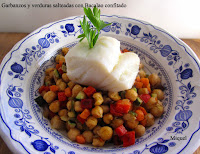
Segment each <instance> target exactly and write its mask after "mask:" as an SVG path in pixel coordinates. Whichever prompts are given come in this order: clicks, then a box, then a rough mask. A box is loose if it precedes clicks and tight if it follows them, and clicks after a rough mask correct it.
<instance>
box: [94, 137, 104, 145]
mask: <svg viewBox="0 0 200 154" xmlns="http://www.w3.org/2000/svg"><path fill="white" fill-rule="evenodd" d="M104 144H105V141H104V140H103V139H101V138H100V137H98V138H93V141H92V145H93V146H95V147H102V146H104Z"/></svg>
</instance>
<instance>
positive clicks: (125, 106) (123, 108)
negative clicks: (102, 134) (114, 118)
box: [115, 99, 131, 113]
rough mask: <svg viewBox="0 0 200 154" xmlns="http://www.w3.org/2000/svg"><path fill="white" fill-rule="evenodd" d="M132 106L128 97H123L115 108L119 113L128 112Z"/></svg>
mask: <svg viewBox="0 0 200 154" xmlns="http://www.w3.org/2000/svg"><path fill="white" fill-rule="evenodd" d="M130 108H131V102H130V101H129V100H128V99H123V100H119V101H117V103H116V108H115V110H116V111H117V112H119V113H128V112H129V110H130Z"/></svg>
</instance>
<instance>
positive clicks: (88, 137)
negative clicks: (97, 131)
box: [83, 131, 93, 143]
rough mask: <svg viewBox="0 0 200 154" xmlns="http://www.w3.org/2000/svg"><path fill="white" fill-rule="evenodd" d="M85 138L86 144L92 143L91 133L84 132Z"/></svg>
mask: <svg viewBox="0 0 200 154" xmlns="http://www.w3.org/2000/svg"><path fill="white" fill-rule="evenodd" d="M83 137H84V138H85V141H86V143H92V140H93V133H92V132H91V131H84V132H83Z"/></svg>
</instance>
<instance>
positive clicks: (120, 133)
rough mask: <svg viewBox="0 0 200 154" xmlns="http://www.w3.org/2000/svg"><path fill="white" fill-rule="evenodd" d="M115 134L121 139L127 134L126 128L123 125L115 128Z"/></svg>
mask: <svg viewBox="0 0 200 154" xmlns="http://www.w3.org/2000/svg"><path fill="white" fill-rule="evenodd" d="M115 132H116V133H117V135H118V136H119V137H121V136H123V135H124V134H126V133H127V130H126V128H125V127H124V125H121V126H119V127H117V128H115Z"/></svg>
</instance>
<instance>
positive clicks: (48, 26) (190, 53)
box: [0, 15, 200, 153]
mask: <svg viewBox="0 0 200 154" xmlns="http://www.w3.org/2000/svg"><path fill="white" fill-rule="evenodd" d="M102 16H104V17H109V18H112V17H115V18H119V19H127V20H133V21H137V22H139V23H141V24H144V25H146V26H151V27H152V28H153V29H155V30H157V31H159V32H161V33H165V34H166V35H168V36H169V37H171V38H172V39H173V40H174V41H175V42H176V44H178V45H179V46H181V47H183V48H184V50H185V52H186V53H187V54H188V55H189V56H190V57H191V58H192V59H193V61H194V62H195V63H196V65H197V67H198V69H199V71H200V62H199V59H198V58H197V56H196V55H195V53H194V52H193V51H192V50H191V49H190V47H188V46H187V45H186V44H185V43H184V42H183V41H181V40H180V39H178V38H175V37H173V36H172V35H171V34H169V33H168V32H166V31H165V30H163V29H161V28H158V27H156V26H153V25H152V24H149V23H147V22H145V21H141V20H137V19H132V18H127V17H121V16H116V15H113V16H107V15H102ZM80 17H82V16H76V17H70V18H66V19H63V20H59V21H57V22H52V23H50V24H47V25H45V26H42V27H41V28H38V29H37V30H35V31H34V32H32V33H31V34H29V35H28V36H27V37H25V38H24V39H23V40H21V41H19V42H18V43H17V44H16V45H15V46H14V47H13V48H12V49H11V51H10V52H9V53H8V54H7V55H6V57H5V58H4V59H3V61H2V63H1V73H0V85H1V87H2V79H1V78H2V73H3V70H4V67H5V65H6V64H7V63H8V62H9V61H10V59H11V58H12V54H13V53H14V52H16V51H18V50H19V49H20V47H21V45H22V44H23V43H24V42H25V41H26V40H28V39H29V38H31V37H32V36H34V35H36V34H38V33H40V32H41V31H42V30H44V29H48V28H50V27H51V26H53V25H55V24H57V23H60V22H63V21H68V20H75V19H76V18H80ZM17 46H18V47H17ZM16 47H17V49H15V48H16ZM14 49H15V50H14ZM9 55H10V57H9ZM2 65H3V66H2ZM1 90H2V89H1ZM1 102H2V100H1ZM0 116H1V120H2V121H3V123H4V125H5V126H6V127H7V128H8V129H9V137H10V138H11V139H12V140H13V141H16V142H18V143H19V144H21V146H22V147H23V148H24V150H25V151H27V152H28V153H29V151H28V150H27V148H26V147H25V146H24V145H23V143H21V142H20V141H18V140H16V139H14V137H13V136H12V130H11V128H10V127H9V125H8V124H7V123H6V122H5V120H4V118H3V116H2V111H1V112H0ZM199 129H200V127H198V128H197V129H196V130H195V131H194V132H193V133H192V135H191V136H190V138H189V141H188V142H187V144H186V145H185V146H184V147H183V148H182V149H181V150H180V151H179V153H180V152H182V151H183V150H184V149H185V148H186V147H187V146H188V145H189V144H190V142H191V140H192V138H193V136H194V135H195V134H196V133H197V132H198V131H199ZM162 142H164V141H162ZM165 142H167V141H165ZM157 144H158V143H157ZM197 146H198V145H197V144H196V145H195V146H193V150H194V148H197ZM191 148H192V147H191ZM136 152H137V151H136ZM136 152H134V153H136Z"/></svg>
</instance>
